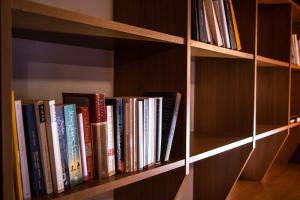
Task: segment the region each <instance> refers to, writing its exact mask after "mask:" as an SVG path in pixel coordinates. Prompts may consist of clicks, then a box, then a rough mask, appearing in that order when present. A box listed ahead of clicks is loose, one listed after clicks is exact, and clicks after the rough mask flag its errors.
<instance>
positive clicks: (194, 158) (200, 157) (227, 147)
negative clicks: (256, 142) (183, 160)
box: [190, 137, 253, 163]
mask: <svg viewBox="0 0 300 200" xmlns="http://www.w3.org/2000/svg"><path fill="white" fill-rule="evenodd" d="M251 142H253V137H248V138H245V139H241V140H239V141H235V142H232V143H230V144H226V145H224V146H221V147H218V148H215V149H212V150H209V151H206V152H203V153H199V154H198V155H194V156H191V157H190V163H194V162H197V161H199V160H203V159H205V158H208V157H212V156H214V155H217V154H220V153H223V152H226V151H229V150H231V149H235V148H237V147H240V146H243V145H246V144H248V143H251Z"/></svg>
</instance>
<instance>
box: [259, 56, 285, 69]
mask: <svg viewBox="0 0 300 200" xmlns="http://www.w3.org/2000/svg"><path fill="white" fill-rule="evenodd" d="M257 66H258V67H286V68H289V63H288V62H283V61H280V60H275V59H272V58H267V57H264V56H259V55H258V56H257Z"/></svg>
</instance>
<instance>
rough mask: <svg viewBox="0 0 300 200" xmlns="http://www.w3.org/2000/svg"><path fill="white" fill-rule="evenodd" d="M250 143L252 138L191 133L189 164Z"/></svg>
mask: <svg viewBox="0 0 300 200" xmlns="http://www.w3.org/2000/svg"><path fill="white" fill-rule="evenodd" d="M252 141H253V138H252V137H236V136H235V137H234V136H232V137H231V136H228V137H226V136H211V135H205V134H200V133H193V132H192V133H191V135H190V143H191V144H190V152H191V156H190V162H191V163H193V162H196V161H199V160H202V159H205V158H208V157H211V156H214V155H217V154H219V153H222V152H225V151H228V150H230V149H234V148H237V147H239V146H242V145H245V144H248V143H251V142H252Z"/></svg>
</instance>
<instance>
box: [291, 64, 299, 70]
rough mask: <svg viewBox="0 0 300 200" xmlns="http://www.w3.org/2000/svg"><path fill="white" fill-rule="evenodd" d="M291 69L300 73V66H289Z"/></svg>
mask: <svg viewBox="0 0 300 200" xmlns="http://www.w3.org/2000/svg"><path fill="white" fill-rule="evenodd" d="M291 69H292V70H293V71H300V66H299V65H291Z"/></svg>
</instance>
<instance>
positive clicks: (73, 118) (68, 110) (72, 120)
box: [64, 104, 83, 186]
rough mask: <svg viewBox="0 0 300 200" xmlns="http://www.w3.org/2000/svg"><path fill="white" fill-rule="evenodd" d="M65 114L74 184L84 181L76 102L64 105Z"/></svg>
mask: <svg viewBox="0 0 300 200" xmlns="http://www.w3.org/2000/svg"><path fill="white" fill-rule="evenodd" d="M64 116H65V126H66V138H67V153H68V165H69V174H70V182H71V186H74V185H77V184H79V183H81V182H82V181H83V177H82V166H81V155H80V144H79V138H78V124H77V114H76V106H75V104H70V105H65V106H64Z"/></svg>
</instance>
